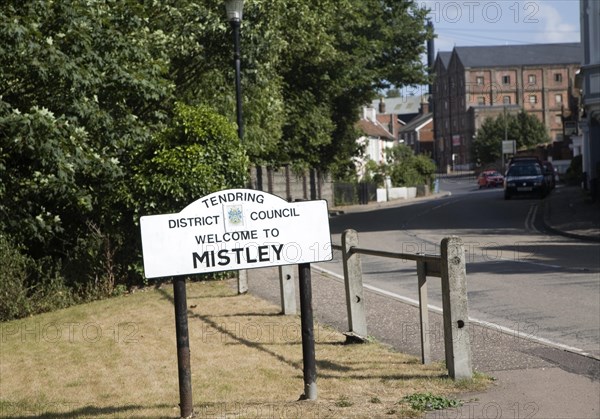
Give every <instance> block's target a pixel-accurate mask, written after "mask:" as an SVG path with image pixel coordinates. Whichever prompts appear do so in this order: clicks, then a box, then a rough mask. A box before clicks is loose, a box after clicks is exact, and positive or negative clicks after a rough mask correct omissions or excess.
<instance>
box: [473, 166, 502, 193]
mask: <svg viewBox="0 0 600 419" xmlns="http://www.w3.org/2000/svg"><path fill="white" fill-rule="evenodd" d="M503 184H504V176H502V175H501V174H500V173H498V172H497V171H496V170H484V171H483V172H481V173H480V174H479V176H478V177H477V185H478V186H479V189H481V188H489V187H492V186H502V185H503Z"/></svg>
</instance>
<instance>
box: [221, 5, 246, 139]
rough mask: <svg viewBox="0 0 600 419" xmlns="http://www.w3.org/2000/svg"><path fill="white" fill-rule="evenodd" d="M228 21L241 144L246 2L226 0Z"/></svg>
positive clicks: (242, 131) (242, 137) (242, 134)
mask: <svg viewBox="0 0 600 419" xmlns="http://www.w3.org/2000/svg"><path fill="white" fill-rule="evenodd" d="M225 10H226V11H227V20H229V23H230V24H231V29H233V44H234V52H233V62H234V65H235V95H236V108H237V124H238V137H239V138H240V142H242V141H243V140H244V125H243V119H242V85H241V76H240V72H241V71H240V70H241V63H240V61H241V60H240V24H241V23H242V14H243V10H244V0H225Z"/></svg>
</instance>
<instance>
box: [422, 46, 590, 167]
mask: <svg viewBox="0 0 600 419" xmlns="http://www.w3.org/2000/svg"><path fill="white" fill-rule="evenodd" d="M581 57H582V46H581V44H580V43H564V44H531V45H501V46H473V47H455V48H454V49H453V50H452V52H440V53H438V55H437V58H436V60H435V63H434V73H435V79H434V84H433V102H432V103H433V112H434V116H433V118H434V128H435V150H434V151H435V153H434V156H435V158H436V160H437V162H438V164H439V165H440V166H446V165H458V166H462V167H468V166H469V165H471V164H472V162H471V142H472V139H473V137H474V136H475V135H476V134H477V129H478V128H479V127H480V126H481V123H482V122H483V120H484V119H485V118H486V117H487V116H495V115H497V114H499V113H501V112H504V109H505V108H506V109H507V110H508V111H510V112H515V111H519V110H521V109H523V110H524V111H525V112H527V113H529V114H532V115H535V116H537V117H538V118H539V119H540V121H542V122H543V123H544V125H545V126H546V128H547V130H548V133H549V135H550V137H551V139H552V141H554V142H562V141H563V140H564V139H565V137H567V136H570V135H571V131H570V127H571V125H574V121H575V120H576V114H577V102H578V98H577V95H578V92H577V91H576V90H575V89H574V80H575V75H576V73H577V71H578V70H579V68H580V66H581V62H582V58H581Z"/></svg>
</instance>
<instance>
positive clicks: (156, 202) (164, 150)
mask: <svg viewBox="0 0 600 419" xmlns="http://www.w3.org/2000/svg"><path fill="white" fill-rule="evenodd" d="M247 174H248V158H247V156H246V154H245V152H244V149H243V147H242V145H241V144H240V142H239V139H238V137H237V133H236V131H235V129H234V128H233V126H232V125H231V124H230V123H229V122H228V121H227V120H226V119H225V118H224V117H223V116H221V115H219V114H217V113H216V112H215V111H214V110H213V109H211V108H209V107H207V106H188V105H184V104H178V105H177V106H176V107H175V115H174V118H173V122H172V124H171V125H170V126H169V127H168V128H167V129H166V130H165V131H164V132H162V133H161V134H160V135H157V137H156V138H155V140H154V141H152V142H149V143H148V144H147V147H146V148H145V149H144V150H143V151H142V153H141V154H140V157H139V158H138V165H137V166H136V168H135V169H134V177H133V184H134V185H135V186H134V187H135V190H134V200H135V207H136V208H138V209H139V211H143V212H142V214H154V213H167V212H179V211H181V210H182V209H183V207H185V206H186V205H187V204H189V203H191V202H193V201H195V200H196V199H199V198H200V197H202V196H204V195H208V194H210V193H212V192H215V191H217V190H220V189H228V188H240V187H244V186H245V184H246V180H247Z"/></svg>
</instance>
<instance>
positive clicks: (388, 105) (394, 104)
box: [370, 95, 429, 115]
mask: <svg viewBox="0 0 600 419" xmlns="http://www.w3.org/2000/svg"><path fill="white" fill-rule="evenodd" d="M428 96H429V95H419V96H400V97H386V98H383V102H384V103H385V113H384V115H390V114H393V115H405V114H416V113H418V112H419V108H420V107H421V102H423V101H427V97H428ZM380 100H381V99H376V100H373V101H372V102H371V105H370V106H371V108H373V109H376V110H377V113H378V114H380V113H379V101H380ZM380 115H381V114H380Z"/></svg>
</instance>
